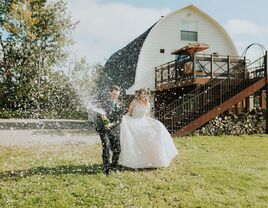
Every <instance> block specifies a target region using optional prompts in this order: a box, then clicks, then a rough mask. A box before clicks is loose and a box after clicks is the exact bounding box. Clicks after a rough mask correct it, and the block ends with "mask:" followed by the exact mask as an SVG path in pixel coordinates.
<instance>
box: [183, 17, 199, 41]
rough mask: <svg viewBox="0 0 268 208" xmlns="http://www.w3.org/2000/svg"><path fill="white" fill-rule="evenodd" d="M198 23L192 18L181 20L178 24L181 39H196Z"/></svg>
mask: <svg viewBox="0 0 268 208" xmlns="http://www.w3.org/2000/svg"><path fill="white" fill-rule="evenodd" d="M197 31H198V24H197V22H196V21H192V20H182V21H181V24H180V35H181V40H183V41H198V32H197Z"/></svg>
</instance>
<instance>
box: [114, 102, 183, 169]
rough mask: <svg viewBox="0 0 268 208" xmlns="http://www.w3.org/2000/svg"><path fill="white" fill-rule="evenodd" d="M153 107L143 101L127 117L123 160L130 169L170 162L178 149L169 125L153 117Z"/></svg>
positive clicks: (122, 148)
mask: <svg viewBox="0 0 268 208" xmlns="http://www.w3.org/2000/svg"><path fill="white" fill-rule="evenodd" d="M149 112H150V107H148V108H146V107H144V106H142V105H141V104H139V103H136V105H135V106H134V108H133V112H132V116H129V115H128V114H126V115H124V116H123V119H122V123H121V132H120V143H121V153H120V157H119V163H120V164H121V165H123V166H126V167H130V168H158V167H166V166H168V165H169V163H170V161H171V160H172V158H174V157H175V156H176V155H177V154H178V151H177V149H176V147H175V145H174V143H173V140H172V137H171V135H170V134H169V132H168V131H167V129H166V128H165V126H164V125H163V124H162V123H161V122H160V121H158V120H156V119H153V118H151V117H149Z"/></svg>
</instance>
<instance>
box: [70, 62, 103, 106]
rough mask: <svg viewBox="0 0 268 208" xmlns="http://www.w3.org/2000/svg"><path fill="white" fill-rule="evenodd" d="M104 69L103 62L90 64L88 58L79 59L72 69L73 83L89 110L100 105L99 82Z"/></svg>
mask: <svg viewBox="0 0 268 208" xmlns="http://www.w3.org/2000/svg"><path fill="white" fill-rule="evenodd" d="M102 70H103V66H102V65H101V64H99V63H98V64H94V65H89V64H88V63H87V62H86V58H81V59H80V60H79V61H77V62H76V63H75V66H74V68H73V70H72V73H71V82H72V85H73V87H74V89H75V90H76V93H77V94H78V95H79V97H80V99H81V101H82V103H83V104H84V106H85V107H86V108H87V110H88V111H90V110H91V109H92V108H96V107H97V106H98V100H97V95H98V93H99V88H98V83H99V80H100V76H101V73H102Z"/></svg>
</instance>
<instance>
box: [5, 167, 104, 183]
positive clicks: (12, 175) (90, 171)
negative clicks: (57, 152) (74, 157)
mask: <svg viewBox="0 0 268 208" xmlns="http://www.w3.org/2000/svg"><path fill="white" fill-rule="evenodd" d="M101 172H102V165H101V164H91V165H77V166H76V165H63V166H57V167H34V168H31V169H28V170H18V171H5V172H1V173H0V180H8V179H19V178H26V177H30V176H33V175H64V174H77V175H94V174H98V173H101Z"/></svg>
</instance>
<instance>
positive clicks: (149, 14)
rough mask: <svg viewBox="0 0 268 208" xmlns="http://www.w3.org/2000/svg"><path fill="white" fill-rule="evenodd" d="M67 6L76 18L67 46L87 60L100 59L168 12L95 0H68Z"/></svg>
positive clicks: (166, 9)
mask: <svg viewBox="0 0 268 208" xmlns="http://www.w3.org/2000/svg"><path fill="white" fill-rule="evenodd" d="M68 6H69V10H70V11H71V15H72V17H73V20H74V21H77V20H79V21H80V23H79V25H78V26H77V28H76V29H75V31H74V32H73V38H74V39H75V41H76V44H75V45H74V46H73V47H71V50H72V51H73V53H74V54H75V55H76V56H80V57H81V56H86V57H87V59H88V61H89V62H91V63H92V62H104V61H105V59H107V58H109V56H110V55H111V54H112V53H113V52H115V51H116V50H118V49H120V48H121V47H123V46H125V45H126V44H127V43H129V42H130V41H132V40H133V39H135V38H136V37H137V36H139V35H140V34H142V33H143V32H145V31H146V30H147V29H148V28H149V27H150V26H152V25H153V24H154V23H155V22H156V21H158V20H159V19H160V17H161V16H162V15H165V14H167V13H169V12H170V10H169V9H168V8H162V9H158V10H157V9H147V8H137V7H134V6H132V5H129V4H123V3H106V4H104V3H99V2H97V1H96V0H69V4H68Z"/></svg>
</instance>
